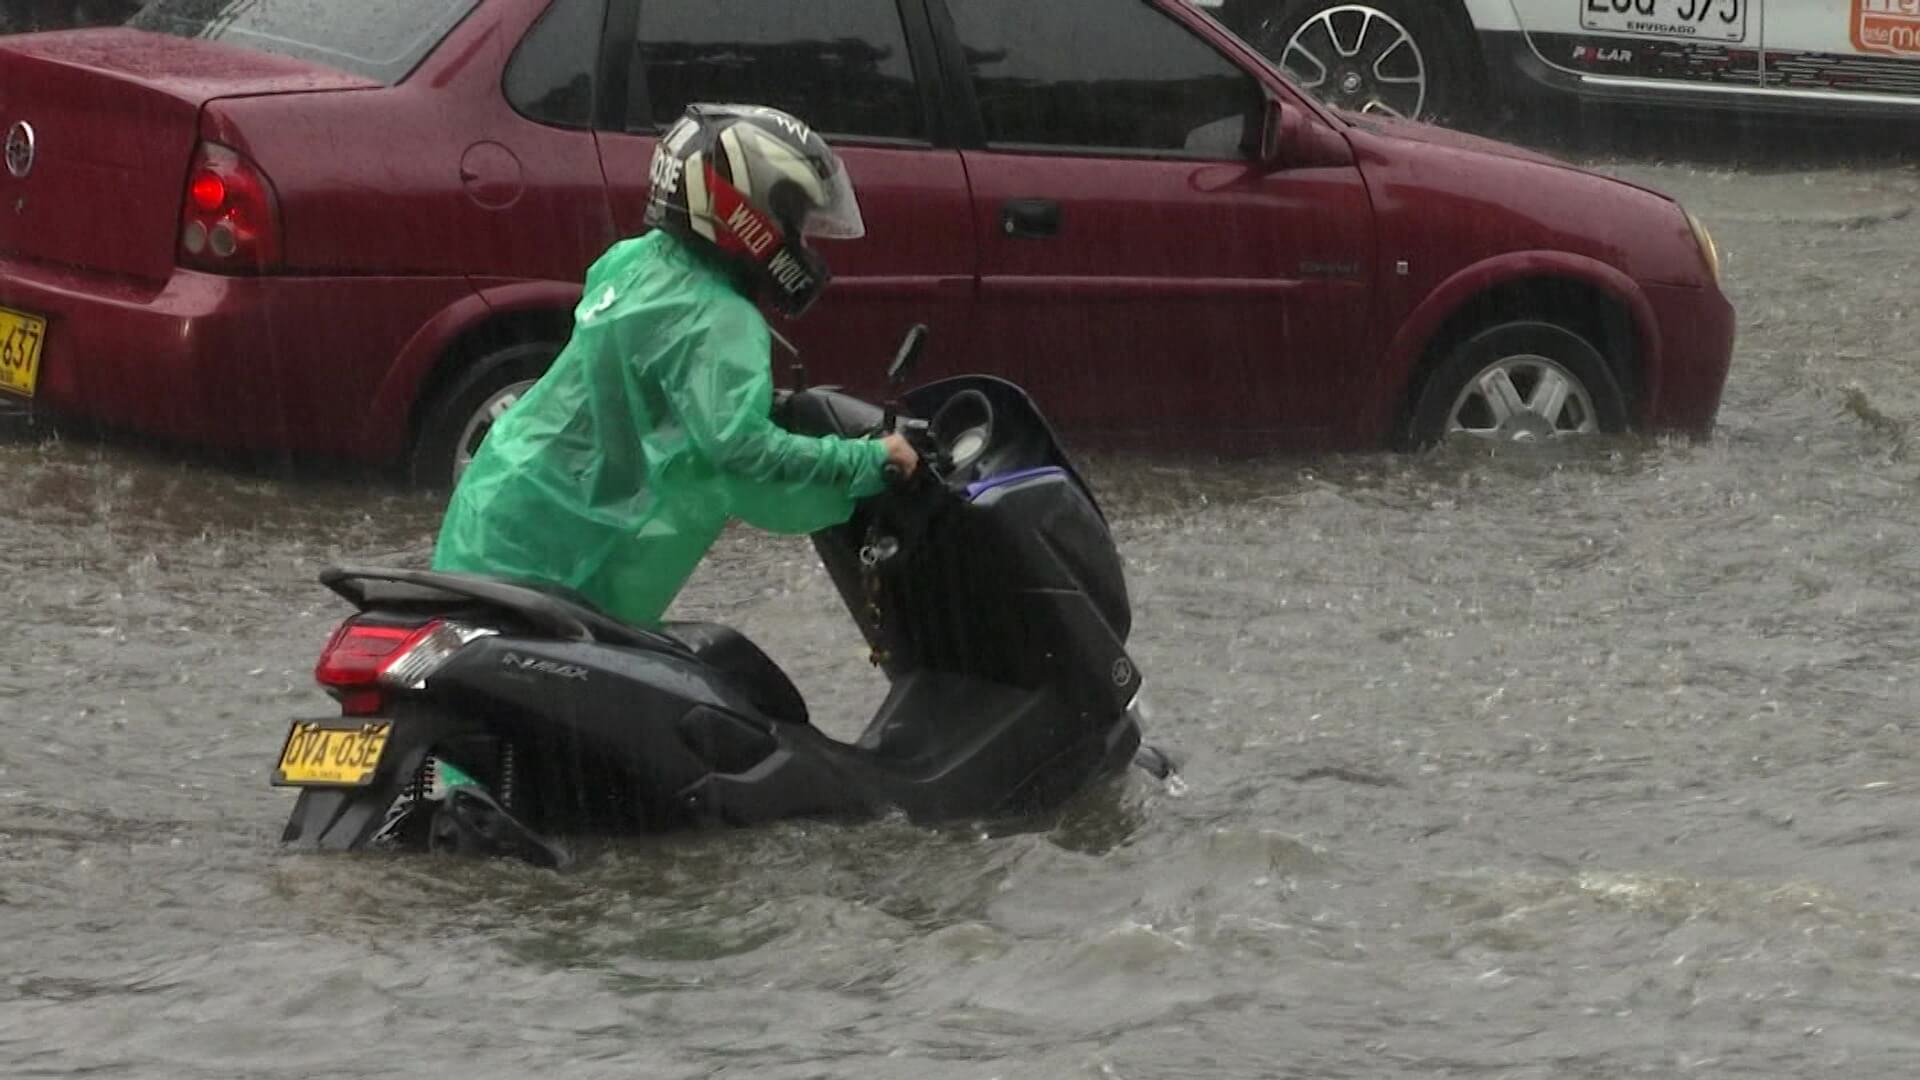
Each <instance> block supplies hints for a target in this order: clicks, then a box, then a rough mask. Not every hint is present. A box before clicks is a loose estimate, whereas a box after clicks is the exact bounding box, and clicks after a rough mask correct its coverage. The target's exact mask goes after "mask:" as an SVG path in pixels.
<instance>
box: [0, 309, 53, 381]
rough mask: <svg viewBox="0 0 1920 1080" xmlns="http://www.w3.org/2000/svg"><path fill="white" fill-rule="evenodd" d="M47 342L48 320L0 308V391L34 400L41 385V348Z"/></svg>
mask: <svg viewBox="0 0 1920 1080" xmlns="http://www.w3.org/2000/svg"><path fill="white" fill-rule="evenodd" d="M46 340H47V320H45V319H43V318H41V317H39V316H38V315H28V314H27V313H26V312H24V311H14V310H12V309H10V308H0V390H5V391H7V392H9V393H13V394H19V395H20V396H22V397H32V396H33V388H34V386H35V385H36V384H38V383H39V381H40V346H42V345H44V344H45V343H46Z"/></svg>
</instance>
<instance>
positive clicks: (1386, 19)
mask: <svg viewBox="0 0 1920 1080" xmlns="http://www.w3.org/2000/svg"><path fill="white" fill-rule="evenodd" d="M1279 61H1280V67H1281V69H1282V70H1284V71H1285V72H1286V73H1287V75H1288V76H1290V77H1291V78H1292V79H1293V80H1294V81H1295V82H1296V83H1298V84H1299V85H1300V87H1301V89H1303V90H1307V91H1309V92H1311V93H1312V94H1314V95H1315V96H1316V97H1319V98H1320V99H1322V100H1324V101H1327V102H1329V103H1331V104H1333V105H1336V106H1338V107H1340V108H1343V109H1348V110H1351V111H1353V112H1360V113H1386V114H1389V115H1392V116H1399V117H1405V118H1408V119H1414V118H1418V117H1420V116H1421V115H1422V111H1421V110H1423V109H1424V108H1426V106H1427V83H1428V65H1427V57H1426V55H1425V54H1424V53H1422V52H1421V51H1420V45H1419V43H1418V42H1417V41H1415V40H1414V36H1413V34H1412V33H1411V32H1410V31H1409V30H1408V29H1407V28H1406V26H1404V25H1403V24H1402V23H1401V22H1400V20H1398V19H1396V18H1394V17H1393V16H1392V15H1389V14H1387V13H1386V12H1384V11H1381V10H1379V9H1378V8H1373V7H1368V6H1367V5H1364V4H1346V5H1342V6H1340V7H1332V8H1327V9H1326V10H1324V11H1321V12H1318V13H1316V14H1314V15H1313V16H1312V17H1311V18H1309V19H1308V20H1307V21H1306V22H1304V23H1302V24H1301V25H1300V28H1299V29H1298V30H1295V31H1294V32H1293V36H1292V37H1290V38H1289V39H1288V40H1287V43H1286V45H1285V47H1284V48H1282V49H1281V50H1280V57H1279Z"/></svg>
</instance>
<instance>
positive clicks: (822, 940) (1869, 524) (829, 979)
mask: <svg viewBox="0 0 1920 1080" xmlns="http://www.w3.org/2000/svg"><path fill="white" fill-rule="evenodd" d="M1656 156H1657V155H1649V154H1645V153H1638V154H1636V155H1635V156H1633V157H1631V158H1630V159H1626V160H1604V161H1601V162H1599V164H1601V166H1602V167H1605V168H1611V169H1616V170H1618V171H1620V172H1622V173H1625V174H1629V175H1632V176H1634V177H1636V178H1639V179H1643V180H1649V181H1651V182H1653V183H1655V184H1656V185H1658V186H1662V187H1664V188H1666V189H1668V190H1671V191H1673V192H1675V193H1676V194H1679V195H1681V196H1682V197H1683V198H1684V199H1685V200H1686V201H1687V202H1688V204H1689V205H1690V206H1692V207H1693V208H1694V209H1695V210H1696V211H1697V212H1699V213H1700V215H1701V216H1702V217H1703V218H1704V219H1705V220H1706V221H1707V222H1708V224H1709V225H1710V226H1711V227H1712V228H1713V229H1714V230H1715V232H1716V234H1717V235H1718V237H1719V239H1720V241H1721V244H1722V247H1723V248H1724V250H1725V251H1726V253H1727V274H1728V278H1729V289H1730V292H1731V293H1732V295H1733V297H1734V299H1735V302H1736V304H1737V305H1738V307H1739V309H1740V312H1741V322H1742V325H1741V343H1740V347H1739V352H1738V356H1737V358H1736V361H1735V366H1734V371H1733V376H1732V381H1731V384H1730V386H1729V387H1728V390H1727V395H1726V400H1725V406H1724V408H1723V411H1722V416H1721V427H1720V430H1719V431H1718V433H1717V435H1716V437H1715V438H1714V439H1713V440H1711V441H1710V442H1707V443H1703V444H1697V445H1696V444H1690V443H1686V442H1664V441H1648V440H1638V439H1618V440H1607V441H1602V442H1598V443H1589V444H1585V445H1581V446H1577V447H1565V446H1556V447H1546V448H1538V447H1536V448H1533V449H1529V450H1524V451H1516V450H1513V449H1503V450H1501V451H1499V452H1498V453H1489V452H1487V451H1486V450H1485V449H1484V448H1479V449H1476V448H1466V449H1449V450H1446V451H1443V452H1441V453H1438V454H1434V455H1428V456H1424V457H1419V458H1402V457H1394V456H1389V455H1384V454H1382V455H1352V456H1337V457H1325V458H1313V459H1287V460H1281V461H1266V462H1257V463H1233V464H1213V463H1206V462H1181V461H1174V460H1148V459H1139V458H1126V459H1120V458H1108V459H1099V460H1097V461H1096V462H1095V470H1094V479H1095V482H1096V483H1097V484H1098V485H1099V486H1101V487H1102V489H1103V492H1104V493H1105V495H1106V498H1107V499H1108V501H1109V503H1110V506H1109V509H1110V510H1111V511H1112V513H1113V516H1114V518H1115V520H1116V523H1117V529H1118V534H1119V540H1120V543H1121V545H1122V548H1123V550H1124V552H1125V554H1126V557H1127V560H1128V563H1129V566H1130V573H1131V583H1132V587H1133V590H1134V595H1135V598H1136V604H1137V618H1136V626H1137V631H1136V635H1135V646H1136V650H1137V651H1136V655H1137V657H1138V658H1139V660H1140V661H1141V663H1142V665H1143V667H1144V669H1145V671H1146V672H1147V673H1148V678H1149V682H1150V686H1151V691H1152V694H1153V696H1154V699H1155V703H1156V705H1157V708H1158V717H1157V722H1156V726H1155V729H1154V730H1153V732H1152V733H1151V735H1152V738H1153V739H1154V740H1155V741H1156V742H1159V743H1162V744H1165V745H1168V746H1170V747H1173V748H1175V749H1177V750H1178V751H1179V752H1181V753H1182V754H1184V755H1185V758H1186V763H1185V781H1186V788H1185V790H1184V792H1179V793H1174V792H1169V791H1166V790H1164V789H1162V788H1160V787H1158V786H1157V785H1155V784H1153V783H1152V782H1151V781H1149V780H1147V779H1146V778H1145V777H1144V776H1137V777H1135V778H1133V779H1131V780H1129V781H1128V782H1127V783H1125V784H1124V785H1121V786H1120V787H1119V788H1117V789H1114V790H1106V791H1101V792H1096V793H1094V794H1092V795H1090V796H1089V797H1088V798H1086V799H1084V800H1082V801H1081V802H1080V803H1078V804H1076V805H1075V806H1074V807H1073V808H1072V809H1071V811H1070V812H1068V813H1067V814H1066V815H1065V816H1064V817H1063V818H1062V819H1061V820H1060V821H1059V822H1058V823H1057V824H1053V825H1051V826H1050V827H1047V828H1044V829H1042V830H1040V831H1036V832H1029V833H1022V834H1016V835H983V834H981V833H980V832H979V831H978V830H973V829H966V828H960V829H951V830H923V829H916V828H912V827H908V826H906V825H902V824H897V823H886V822H883V823H878V824H870V825H859V826H838V825H820V824H806V825H793V826H783V827H778V828H771V829H765V830H759V831H753V832H735V833H717V834H705V835H697V836H687V837H680V838H674V839H669V840H659V841H647V842H644V843H637V844H632V845H622V846H620V847H618V848H616V849H615V850H612V851H608V852H605V853H603V854H601V855H600V856H598V857H596V858H595V859H593V860H592V861H591V862H590V864H589V865H588V866H586V867H585V868H584V869H583V870H581V871H579V872H577V873H574V874H570V875H554V874H549V873H545V872H541V871H536V870H532V869H528V868H524V867H520V866H516V865H507V864H493V863H465V862H454V861H446V860H437V859H427V858H415V859H395V858H375V857H365V858H361V857H332V858H327V857H312V856H297V855H289V854H286V853H284V852H282V851H280V850H278V849H277V847H276V844H275V841H276V838H277V836H278V833H279V829H280V827H281V824H282V822H283V820H284V818H285V815H286V812H287V809H288V806H289V803H290V796H288V795H287V794H286V793H284V792H280V791H275V790H271V789H269V788H268V787H267V785H266V775H267V771H268V765H269V763H270V760H271V758H272V757H273V755H274V754H275V753H276V751H277V750H278V748H279V744H280V740H281V738H282V736H283V734H284V731H285V723H286V721H287V719H288V718H289V717H291V716H295V715H301V714H312V713H313V712H314V711H315V710H316V709H322V708H324V707H325V706H326V702H325V700H324V699H323V698H322V697H321V696H320V695H319V693H318V692H317V691H316V690H315V688H314V687H313V686H312V684H311V682H310V671H311V665H312V662H313V659H314V656H315V655H316V652H317V650H318V648H319V645H320V643H321V642H322V641H323V640H324V638H325V636H326V634H327V632H328V631H329V630H330V629H331V627H332V626H333V624H334V623H335V621H336V620H337V619H338V618H339V617H340V616H341V614H342V608H341V605H340V604H338V603H337V602H335V601H334V600H333V599H332V597H331V596H330V595H329V594H327V593H326V592H325V591H324V590H322V589H321V588H320V587H319V586H318V585H316V584H315V583H314V580H313V579H314V574H315V573H316V572H317V571H318V570H319V569H320V568H321V567H322V566H324V565H326V564H328V563H331V562H336V561H361V562H375V563H394V564H413V565H417V564H420V563H421V562H422V561H423V560H424V559H425V557H426V552H427V550H428V547H429V544H430V541H431V537H432V534H433V530H434V526H435V512H434V506H433V504H432V503H431V502H430V501H429V500H427V499H424V498H420V497H415V496H412V495H407V494H400V493H386V492H382V491H381V490H379V489H375V488H369V487H367V486H365V485H362V484H358V483H346V482H333V481H329V480H327V479H326V478H320V477H312V476H307V477H303V478H296V479H282V478H280V477H278V476H275V475H263V474H259V473H255V472H247V471H235V470H234V469H231V468H226V467H222V466H215V465H207V464H204V463H184V462H182V461H180V460H179V459H178V457H176V456H171V455H168V454H166V453H163V452H155V451H151V450H142V449H134V448H128V447H124V446H118V445H103V444H100V443H97V442H93V441H90V440H72V439H69V440H64V441H63V440H57V439H56V440H48V439H46V438H44V437H43V436H41V435H40V434H38V433H36V432H34V431H29V430H24V429H21V428H19V426H18V425H14V426H13V427H11V428H9V429H8V433H7V434H6V436H5V437H4V438H0V475H4V477H5V482H4V484H0V578H4V582H5V588H6V591H7V599H6V612H7V614H6V617H5V619H4V620H3V621H4V625H5V627H6V632H5V634H4V637H3V638H0V1073H3V1074H4V1075H5V1076H7V1077H10V1078H24V1077H70V1076H81V1075H85V1076H92V1077H142V1078H145V1077H183V1078H187V1077H190V1078H195V1080H221V1078H242V1077H245V1078H257V1077H262V1076H309V1075H328V1076H340V1077H361V1078H365V1077H415V1076H423V1075H461V1076H465V1077H471V1078H475V1080H481V1078H496V1077H497V1078H503V1080H504V1078H515V1080H518V1078H522V1077H526V1076H529V1075H535V1074H536V1073H537V1074H538V1075H541V1076H545V1077H551V1078H553V1080H562V1078H575V1077H581V1078H586V1077H593V1078H598V1077H622V1078H640V1077H647V1078H651V1077H735V1076H738V1077H754V1078H756V1080H773V1078H801V1077H835V1078H840V1077H902V1076H911V1077H914V1078H916V1080H938V1078H947V1077H954V1078H970V1080H971V1078H978V1080H988V1078H992V1077H1006V1078H1014V1077H1021V1078H1027V1077H1063V1078H1064V1077H1085V1078H1089V1080H1103V1078H1125V1080H1139V1078H1147V1077H1169V1078H1173V1077H1177V1078H1180V1080H1206V1078H1216V1077H1232V1078H1245V1077H1301V1078H1314V1080H1331V1078H1339V1077H1367V1078H1382V1077H1464V1076H1474V1077H1499V1078H1508V1080H1535V1078H1538V1080H1548V1078H1553V1080H1560V1078H1567V1077H1609V1078H1611V1077H1628V1076H1649V1077H1679V1076H1701V1077H1716V1078H1718V1077H1757V1076H1765V1077H1796V1078H1797V1077H1807V1076H1846V1077H1849V1078H1862V1077H1911V1076H1914V1075H1920V874H1916V869H1920V859H1917V858H1916V855H1915V843H1916V838H1917V837H1916V824H1915V823H1916V822H1917V821H1920V779H1916V776H1917V775H1920V774H1917V771H1916V764H1917V762H1916V759H1917V758H1920V750H1916V738H1917V737H1920V732H1916V726H1920V718H1917V717H1916V715H1915V711H1914V703H1915V701H1916V700H1917V697H1916V694H1915V688H1914V679H1915V678H1916V674H1920V673H1917V672H1916V669H1915V667H1914V664H1915V660H1916V658H1917V657H1920V605H1916V603H1915V596H1916V595H1920V551H1916V547H1915V544H1914V537H1915V535H1916V533H1917V532H1920V501H1917V500H1916V491H1917V490H1920V460H1916V459H1915V457H1914V455H1913V453H1912V447H1911V446H1910V439H1911V437H1912V434H1913V432H1912V429H1911V423H1912V420H1913V418H1915V417H1920V372H1916V365H1917V364H1920V351H1916V349H1915V348H1914V347H1913V345H1912V343H1911V341H1912V339H1911V335H1912V334H1913V333H1914V331H1915V327H1913V326H1912V325H1911V323H1912V322H1913V318H1914V317H1913V316H1912V314H1911V313H1912V309H1913V308H1912V304H1911V297H1912V295H1913V293H1914V290H1915V289H1916V288H1920V277H1916V276H1915V271H1914V269H1913V268H1914V262H1913V257H1912V252H1914V251H1915V250H1920V218H1916V216H1915V215H1914V213H1913V210H1914V206H1915V204H1916V202H1920V172H1916V171H1915V170H1913V169H1911V168H1909V167H1907V166H1905V165H1904V164H1902V163H1900V162H1899V161H1896V160H1888V159H1886V158H1884V157H1883V158H1882V159H1880V160H1874V161H1868V162H1865V163H1864V164H1862V163H1851V162H1840V161H1829V162H1816V163H1814V164H1813V165H1811V166H1808V165H1806V164H1804V163H1802V164H1798V165H1794V164H1788V165H1778V164H1771V165H1770V164H1765V163H1762V164H1760V165H1752V164H1745V163H1741V162H1738V161H1708V162H1706V163H1704V164H1701V163H1696V164H1692V165H1669V164H1661V163H1659V162H1658V161H1657V160H1656ZM681 611H682V612H683V613H685V614H687V615H689V616H703V617H711V618H718V619H721V620H724V621H729V622H734V623H737V624H739V625H742V626H743V627H745V628H747V629H748V630H749V631H750V632H751V633H752V634H753V635H754V636H755V638H756V639H758V640H759V641H760V642H761V643H762V644H763V645H764V646H766V648H767V649H768V650H769V651H770V652H771V653H772V654H773V655H774V656H775V657H776V658H778V659H780V660H781V661H782V662H784V663H786V664H788V665H789V666H790V667H791V669H792V671H793V674H794V676H795V679H796V681H797V682H798V683H799V684H800V686H801V688H802V690H803V691H805V692H807V693H808V695H809V696H810V697H811V698H812V699H813V700H814V702H815V713H816V715H818V716H820V717H822V718H823V719H824V723H825V726H827V727H829V728H830V729H831V730H834V731H836V732H840V733H846V734H850V733H851V732H853V731H854V730H857V728H858V726H859V724H860V722H861V720H862V718H863V717H862V714H863V712H864V710H865V709H867V708H869V707H870V706H871V705H872V704H873V703H874V702H875V701H876V700H877V697H878V691H879V688H878V686H877V682H876V677H875V676H874V675H873V674H872V673H871V672H870V671H869V670H868V669H867V668H866V667H865V665H864V663H863V657H862V650H861V648H860V646H859V642H858V637H857V634H856V633H855V631H854V630H853V628H852V627H851V626H850V625H849V624H848V622H847V620H846V619H845V617H844V615H843V614H842V613H841V612H840V611H839V610H838V608H837V607H835V606H834V599H833V593H832V590H831V588H830V587H829V585H828V583H827V581H826V579H825V577H824V575H823V574H822V573H821V572H819V571H818V570H817V568H816V567H815V566H814V565H813V563H812V562H811V559H810V556H809V552H808V549H807V548H806V547H805V546H804V545H802V544H800V543H796V542H789V541H781V540H770V539H767V538H763V537H757V536H751V535H747V534H744V533H743V534H739V535H735V536H730V537H729V538H728V540H726V541H725V542H724V543H723V545H722V547H721V548H720V549H719V551H718V552H717V553H716V555H715V557H714V558H713V559H712V560H711V561H710V563H709V564H708V565H707V566H706V567H705V568H704V569H703V570H702V572H701V574H700V575H699V576H698V577H697V578H696V580H695V582H694V584H693V586H692V587H691V588H690V590H689V592H688V593H687V594H686V596H685V598H684V601H683V604H682V607H681Z"/></svg>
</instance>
